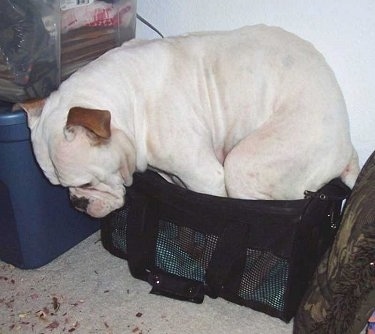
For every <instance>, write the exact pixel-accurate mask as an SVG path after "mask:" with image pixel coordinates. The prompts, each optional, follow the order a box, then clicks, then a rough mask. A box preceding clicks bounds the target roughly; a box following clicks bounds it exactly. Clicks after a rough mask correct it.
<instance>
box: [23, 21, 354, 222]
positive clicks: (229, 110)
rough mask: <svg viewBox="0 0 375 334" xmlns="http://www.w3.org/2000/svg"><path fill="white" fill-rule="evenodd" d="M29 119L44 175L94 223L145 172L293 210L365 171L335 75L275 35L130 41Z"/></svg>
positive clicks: (244, 32)
mask: <svg viewBox="0 0 375 334" xmlns="http://www.w3.org/2000/svg"><path fill="white" fill-rule="evenodd" d="M23 108H24V109H25V110H26V111H27V112H28V123H29V127H30V129H31V136H32V143H33V148H34V151H35V155H36V158H37V160H38V162H39V164H40V166H41V167H42V169H43V171H44V173H45V174H46V176H47V177H48V179H49V180H50V181H51V182H52V183H53V184H61V185H62V186H65V187H69V188H70V195H71V199H72V201H73V203H74V204H75V205H76V207H77V208H78V209H80V210H83V211H86V212H87V213H88V214H90V215H92V216H95V217H102V216H105V215H107V214H108V213H109V212H111V211H112V210H115V209H117V208H119V207H121V206H122V205H123V203H124V193H125V187H124V185H125V186H130V185H131V184H132V175H133V173H134V172H135V171H140V172H142V171H145V170H146V169H147V167H148V166H154V167H156V168H158V169H160V170H163V171H165V172H167V173H171V174H174V175H177V176H178V177H179V178H180V179H181V180H182V181H183V182H184V183H185V184H186V185H187V186H188V188H189V189H191V190H193V191H197V192H202V193H207V194H211V195H217V196H230V197H235V198H248V199H285V200H287V199H299V198H303V195H304V191H305V190H306V189H308V190H311V191H315V190H317V189H318V188H320V187H321V186H322V185H323V184H325V183H327V182H328V181H329V180H331V179H333V178H335V177H341V178H342V179H343V181H344V182H345V183H346V184H347V185H348V186H350V187H351V186H353V184H354V181H355V179H356V177H357V175H358V171H359V166H358V159H357V154H356V152H355V150H354V148H353V145H352V143H351V139H350V134H349V124H348V115H347V112H346V107H345V103H344V99H343V96H342V94H341V91H340V89H339V86H338V84H337V81H336V79H335V76H334V74H333V72H332V70H331V69H330V68H329V66H328V65H327V63H326V62H325V60H324V58H323V56H322V55H321V54H320V53H319V52H318V51H316V50H315V49H314V47H313V46H312V45H311V44H310V43H308V42H306V41H304V40H302V39H300V38H298V37H296V36H294V35H293V34H290V33H288V32H286V31H284V30H282V29H280V28H275V27H267V26H264V25H258V26H253V27H245V28H242V29H239V30H235V31H230V32H213V33H197V34H190V35H186V36H181V37H173V38H165V39H161V40H160V39H159V40H153V41H137V40H134V41H130V42H127V43H125V44H124V45H123V46H121V47H119V48H116V49H114V50H111V51H109V52H107V53H106V54H104V55H103V56H101V57H100V58H98V59H97V60H95V61H93V62H92V63H90V64H88V65H87V66H85V67H84V68H82V69H80V70H79V71H77V72H76V73H75V74H74V75H72V76H71V77H70V78H69V79H67V80H66V81H65V82H63V83H62V84H61V86H60V87H59V89H58V90H57V91H56V92H53V93H52V94H51V95H50V96H49V97H48V98H47V99H46V100H43V101H41V100H40V101H32V102H29V103H25V104H23Z"/></svg>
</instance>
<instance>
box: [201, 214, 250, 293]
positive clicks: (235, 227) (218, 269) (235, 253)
mask: <svg viewBox="0 0 375 334" xmlns="http://www.w3.org/2000/svg"><path fill="white" fill-rule="evenodd" d="M248 232H249V226H248V225H247V224H245V223H241V222H238V221H236V222H233V221H229V222H228V224H227V225H226V227H225V228H224V230H223V232H222V234H221V236H220V237H219V240H218V242H217V245H216V249H215V252H214V253H213V255H212V258H211V261H210V263H209V265H208V267H207V270H206V277H205V283H206V294H207V295H208V296H209V297H211V298H217V297H218V296H219V295H220V291H221V290H222V288H223V287H224V286H225V284H226V283H227V282H228V281H229V279H230V277H229V276H230V273H231V271H232V268H233V265H234V264H235V263H238V261H241V259H243V258H244V257H245V256H246V241H247V238H248Z"/></svg>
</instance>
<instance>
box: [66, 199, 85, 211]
mask: <svg viewBox="0 0 375 334" xmlns="http://www.w3.org/2000/svg"><path fill="white" fill-rule="evenodd" d="M70 200H71V202H72V204H73V205H74V207H75V208H76V209H78V210H81V211H86V210H87V206H88V205H89V200H88V198H85V197H77V196H74V195H73V196H71V197H70Z"/></svg>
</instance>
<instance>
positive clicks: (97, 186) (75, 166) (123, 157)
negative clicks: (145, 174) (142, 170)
mask: <svg viewBox="0 0 375 334" xmlns="http://www.w3.org/2000/svg"><path fill="white" fill-rule="evenodd" d="M33 103H35V102H33ZM38 103H41V106H38V108H37V109H35V106H34V108H32V107H31V106H30V105H29V104H27V103H26V104H22V105H21V106H22V107H23V108H24V109H25V110H26V111H27V112H28V116H29V126H30V128H31V136H32V142H33V148H34V153H35V156H36V158H37V161H38V163H39V165H40V166H41V168H42V169H43V171H44V173H45V175H46V176H47V177H48V179H49V180H50V181H51V183H53V184H61V185H62V186H64V187H68V188H69V192H70V198H71V201H72V204H73V205H74V206H75V207H76V208H77V209H78V210H80V211H84V212H86V213H88V214H89V215H91V216H93V217H103V216H105V215H107V214H108V213H110V212H111V211H113V210H115V209H118V208H120V207H121V206H122V205H123V204H124V194H125V187H124V185H130V184H131V183H132V173H133V171H134V165H135V162H134V157H135V153H134V147H133V146H132V144H131V142H130V141H129V138H128V137H127V136H126V135H125V134H124V133H123V132H122V131H120V130H117V129H111V127H110V119H111V117H110V116H111V115H110V113H109V112H108V111H103V110H93V109H84V108H80V107H76V108H71V109H70V111H69V113H68V116H67V119H66V123H63V124H62V125H61V126H52V125H51V123H50V124H48V123H49V122H50V121H51V119H52V120H53V123H54V124H56V123H59V120H58V119H54V118H53V117H52V116H50V117H41V114H43V113H46V114H48V110H43V112H42V108H43V106H44V102H38ZM46 108H47V107H46ZM46 108H45V109H46Z"/></svg>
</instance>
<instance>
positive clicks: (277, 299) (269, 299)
mask: <svg viewBox="0 0 375 334" xmlns="http://www.w3.org/2000/svg"><path fill="white" fill-rule="evenodd" d="M246 255H247V258H246V264H245V268H244V273H243V276H242V281H241V284H240V289H239V292H238V294H239V296H240V297H241V298H243V299H245V300H252V301H257V302H261V303H264V304H268V305H270V306H272V307H274V308H275V309H277V310H279V311H283V310H284V306H285V305H284V304H285V301H284V295H285V290H286V286H287V280H288V262H287V260H284V259H281V258H278V257H276V256H274V255H273V254H272V253H270V252H267V251H258V250H252V249H247V254H246Z"/></svg>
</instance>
